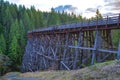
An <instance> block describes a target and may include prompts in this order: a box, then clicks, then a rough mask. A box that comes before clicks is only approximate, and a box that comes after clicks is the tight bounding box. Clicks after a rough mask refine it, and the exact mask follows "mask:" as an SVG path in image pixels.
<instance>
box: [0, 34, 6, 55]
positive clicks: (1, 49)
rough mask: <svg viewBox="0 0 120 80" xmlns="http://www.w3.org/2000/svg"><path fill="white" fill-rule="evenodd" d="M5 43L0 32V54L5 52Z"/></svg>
mask: <svg viewBox="0 0 120 80" xmlns="http://www.w3.org/2000/svg"><path fill="white" fill-rule="evenodd" d="M5 51H6V43H5V38H4V36H3V34H0V54H5Z"/></svg>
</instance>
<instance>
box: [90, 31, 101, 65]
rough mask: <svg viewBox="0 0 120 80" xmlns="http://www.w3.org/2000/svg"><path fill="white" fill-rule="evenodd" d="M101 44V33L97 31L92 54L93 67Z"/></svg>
mask: <svg viewBox="0 0 120 80" xmlns="http://www.w3.org/2000/svg"><path fill="white" fill-rule="evenodd" d="M99 42H100V35H99V31H98V30H97V31H96V38H95V43H94V51H93V53H92V61H91V64H92V65H93V64H94V61H95V56H96V52H97V48H98V47H99V46H100V44H99Z"/></svg>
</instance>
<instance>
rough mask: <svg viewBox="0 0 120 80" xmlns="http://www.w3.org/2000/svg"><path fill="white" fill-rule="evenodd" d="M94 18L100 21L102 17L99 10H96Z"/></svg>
mask: <svg viewBox="0 0 120 80" xmlns="http://www.w3.org/2000/svg"><path fill="white" fill-rule="evenodd" d="M96 18H97V19H102V15H101V13H100V11H99V9H97V11H96Z"/></svg>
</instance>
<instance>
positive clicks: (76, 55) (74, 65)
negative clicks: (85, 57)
mask: <svg viewBox="0 0 120 80" xmlns="http://www.w3.org/2000/svg"><path fill="white" fill-rule="evenodd" d="M81 40H82V32H79V36H78V44H77V46H78V47H80V46H81V44H82V42H81ZM78 53H79V49H78V48H76V49H75V59H74V63H73V69H76V66H77V65H76V63H77V59H78Z"/></svg>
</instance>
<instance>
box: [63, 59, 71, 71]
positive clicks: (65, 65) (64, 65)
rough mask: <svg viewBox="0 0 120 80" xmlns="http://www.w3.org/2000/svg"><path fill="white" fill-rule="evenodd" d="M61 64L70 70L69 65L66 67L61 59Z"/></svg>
mask: <svg viewBox="0 0 120 80" xmlns="http://www.w3.org/2000/svg"><path fill="white" fill-rule="evenodd" d="M61 64H62V65H63V66H64V67H65V68H66V69H67V70H70V69H69V67H68V66H67V65H66V64H65V63H64V62H63V61H61Z"/></svg>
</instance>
